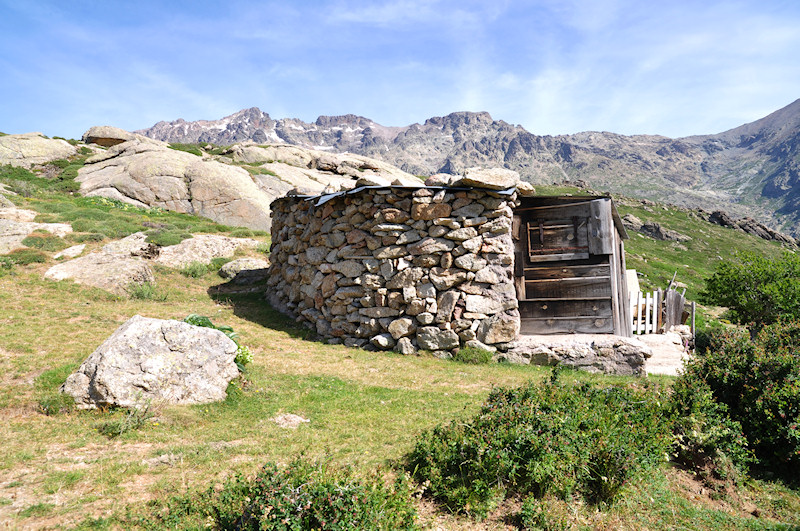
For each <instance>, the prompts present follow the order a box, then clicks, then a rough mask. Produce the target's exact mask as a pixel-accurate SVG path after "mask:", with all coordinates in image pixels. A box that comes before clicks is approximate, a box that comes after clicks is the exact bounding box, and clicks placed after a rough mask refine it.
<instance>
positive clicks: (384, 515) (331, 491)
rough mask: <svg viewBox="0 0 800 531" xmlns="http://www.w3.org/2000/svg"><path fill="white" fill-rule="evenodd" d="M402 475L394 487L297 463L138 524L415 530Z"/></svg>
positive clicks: (162, 507)
mask: <svg viewBox="0 0 800 531" xmlns="http://www.w3.org/2000/svg"><path fill="white" fill-rule="evenodd" d="M410 499H411V498H410V491H409V487H408V484H407V482H406V481H405V478H404V476H402V475H401V476H400V477H398V479H397V481H395V483H394V484H392V485H386V483H385V481H384V479H383V478H382V477H381V476H379V475H377V474H375V475H372V476H369V477H365V478H362V477H358V476H356V475H355V474H354V473H353V472H352V471H351V470H349V469H345V468H334V467H332V466H331V465H329V464H328V463H327V462H325V461H318V462H310V461H308V460H305V459H296V460H294V461H293V462H292V463H291V464H289V465H288V466H286V467H279V466H278V465H275V464H273V463H268V464H267V465H265V466H264V467H263V468H262V469H261V470H260V471H259V472H258V473H257V474H256V475H255V476H254V477H251V478H246V477H243V476H241V475H237V476H235V477H233V478H231V479H229V480H228V481H226V482H225V483H224V485H222V488H216V489H215V488H213V487H212V488H210V489H208V490H207V491H205V492H201V493H198V494H193V495H192V494H190V495H185V496H180V497H174V498H173V499H171V500H169V501H168V502H166V503H164V504H161V503H158V502H156V503H153V504H152V506H153V511H152V514H151V515H146V516H143V517H140V518H139V520H138V521H137V523H138V524H139V525H141V526H142V527H145V528H149V529H164V528H173V529H187V528H199V527H213V528H215V529H243V530H244V529H252V530H259V529H274V530H287V531H288V530H292V529H331V530H350V529H364V530H387V531H388V530H394V529H406V530H413V529H417V526H416V523H415V516H416V513H415V510H414V507H413V505H412V504H411V501H410Z"/></svg>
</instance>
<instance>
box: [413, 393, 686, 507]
mask: <svg viewBox="0 0 800 531" xmlns="http://www.w3.org/2000/svg"><path fill="white" fill-rule="evenodd" d="M554 380H555V378H554ZM660 395H661V393H660V391H659V390H658V389H656V388H650V389H645V390H634V389H628V388H622V387H607V388H600V387H595V386H592V385H590V384H580V385H561V384H559V383H558V382H556V381H552V382H550V383H549V384H540V385H535V384H530V385H528V386H526V387H522V388H518V389H495V390H494V391H492V393H491V394H490V395H489V398H488V399H487V401H486V403H485V404H484V405H483V407H482V408H481V410H480V412H479V413H478V414H477V415H476V416H475V417H473V418H472V419H470V420H467V421H456V422H452V423H450V424H448V425H441V426H438V427H436V428H434V429H433V430H432V431H428V432H425V433H423V434H422V436H421V437H420V438H419V439H418V441H417V444H416V447H415V448H414V450H413V451H412V452H411V453H410V454H409V456H408V458H407V467H408V470H410V471H411V473H412V475H413V477H414V478H415V479H416V480H417V481H419V482H420V483H421V484H423V485H425V486H426V488H427V489H428V493H429V494H430V495H432V496H433V497H434V498H436V499H438V500H439V501H441V502H442V503H443V504H444V505H445V506H446V507H447V508H449V509H450V510H454V511H461V512H465V513H468V514H471V515H475V516H479V517H481V516H484V515H485V514H486V513H487V512H488V511H489V510H490V509H491V508H492V507H493V506H494V505H495V504H496V503H497V502H498V501H499V500H501V499H503V498H505V497H508V496H511V495H517V494H518V495H522V496H534V497H536V498H541V497H544V496H547V495H552V496H556V497H559V498H569V497H571V496H573V495H575V494H580V495H582V496H583V497H584V498H585V499H586V500H587V501H589V502H592V503H599V502H611V501H613V500H614V499H615V498H616V497H617V496H618V495H619V493H620V491H621V490H622V488H623V487H624V486H625V484H626V483H627V482H628V481H629V480H630V479H631V478H633V477H634V476H635V475H636V474H638V473H639V472H640V471H641V470H644V469H647V468H649V467H652V466H655V465H656V464H657V463H660V462H663V460H664V459H665V454H666V451H667V449H668V445H669V440H670V437H669V422H668V419H667V416H666V415H665V414H664V413H665V412H664V409H663V407H662V406H661V405H660V404H661V402H660V399H661V398H663V397H661V396H660Z"/></svg>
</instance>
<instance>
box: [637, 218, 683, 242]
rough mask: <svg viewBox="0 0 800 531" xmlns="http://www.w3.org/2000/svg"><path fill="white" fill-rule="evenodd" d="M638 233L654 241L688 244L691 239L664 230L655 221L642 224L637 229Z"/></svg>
mask: <svg viewBox="0 0 800 531" xmlns="http://www.w3.org/2000/svg"><path fill="white" fill-rule="evenodd" d="M639 232H641V233H642V234H644V235H646V236H650V237H651V238H653V239H655V240H662V241H675V242H688V241H689V240H691V239H692V238H691V236H686V235H685V234H681V233H680V232H678V231H674V230H672V229H667V228H664V227H662V226H661V224H660V223H656V222H655V221H649V222H647V223H645V224H643V225H642V226H641V227H639Z"/></svg>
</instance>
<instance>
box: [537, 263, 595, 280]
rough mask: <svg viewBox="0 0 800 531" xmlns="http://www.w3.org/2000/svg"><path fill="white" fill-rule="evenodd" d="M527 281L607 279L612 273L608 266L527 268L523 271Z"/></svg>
mask: <svg viewBox="0 0 800 531" xmlns="http://www.w3.org/2000/svg"><path fill="white" fill-rule="evenodd" d="M523 271H524V273H525V278H527V279H531V280H533V279H540V280H543V279H555V278H583V277H607V276H609V275H610V273H611V269H610V268H609V266H608V264H607V263H606V264H590V265H584V264H579V265H576V264H563V265H562V264H559V265H553V266H543V267H542V266H540V267H526V268H524V269H523Z"/></svg>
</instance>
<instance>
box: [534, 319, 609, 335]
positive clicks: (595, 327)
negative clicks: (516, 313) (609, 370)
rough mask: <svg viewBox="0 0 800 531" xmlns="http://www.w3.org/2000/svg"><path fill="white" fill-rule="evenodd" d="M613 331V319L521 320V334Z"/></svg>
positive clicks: (603, 332) (607, 332)
mask: <svg viewBox="0 0 800 531" xmlns="http://www.w3.org/2000/svg"><path fill="white" fill-rule="evenodd" d="M613 331H614V328H613V324H612V322H611V319H603V318H595V317H572V318H565V319H520V334H609V333H612V332H613Z"/></svg>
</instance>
